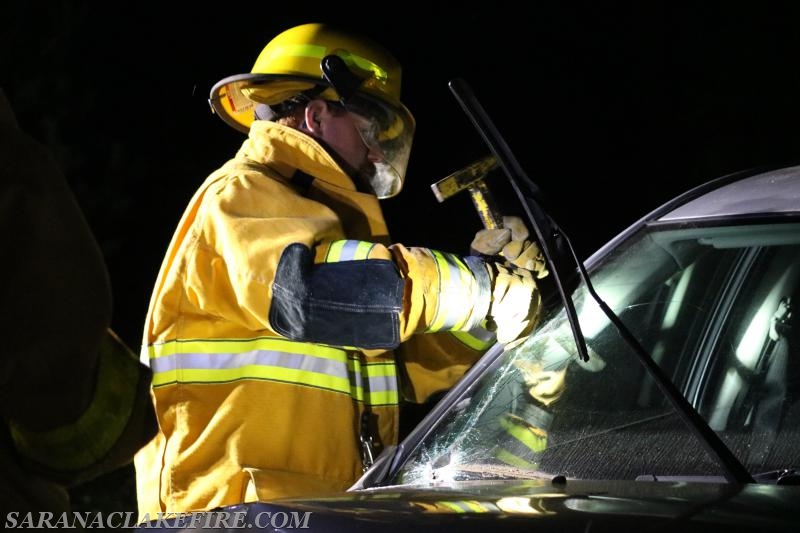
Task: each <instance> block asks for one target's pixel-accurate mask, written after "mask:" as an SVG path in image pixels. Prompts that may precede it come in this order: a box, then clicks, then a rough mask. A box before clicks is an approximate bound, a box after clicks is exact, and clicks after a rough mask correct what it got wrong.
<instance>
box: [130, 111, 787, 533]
mask: <svg viewBox="0 0 800 533" xmlns="http://www.w3.org/2000/svg"><path fill="white" fill-rule="evenodd" d="M479 110H480V108H479ZM478 125H479V126H480V124H478ZM487 130H488V133H487V134H486V138H487V142H488V143H489V146H490V147H491V148H493V152H494V153H495V155H497V156H498V157H507V156H508V154H507V153H506V152H504V150H507V147H505V146H504V145H503V143H502V142H500V143H499V144H498V143H497V142H496V141H497V139H498V137H497V134H496V132H492V131H491V124H489V127H488V128H486V127H484V128H483V129H481V130H480V131H482V132H484V133H486V132H487ZM498 147H499V148H498ZM495 149H498V150H500V152H502V153H500V152H497V151H495ZM513 162H514V161H512V163H513ZM504 167H506V168H508V167H514V165H513V164H511V165H504ZM510 177H511V178H512V179H514V177H513V176H510ZM522 184H523V185H525V182H524V180H523V182H522ZM531 191H532V192H535V189H531V188H529V189H528V190H527V192H526V191H523V192H522V193H521V199H522V200H523V203H524V204H525V205H526V206H527V208H528V209H527V212H528V214H529V215H530V217H531V220H530V222H531V223H532V224H534V225H538V226H537V235H539V236H540V238H541V239H542V240H545V241H546V240H547V239H548V238H550V237H552V236H553V235H558V228H557V226H555V225H554V224H553V225H551V227H547V228H544V229H543V228H542V226H541V224H542V223H544V225H545V226H546V225H547V224H548V223H551V222H553V221H551V220H548V219H547V217H546V214H545V216H542V215H543V213H541V212H539V211H537V210H538V204H537V203H536V201H535V194H532V193H531ZM529 193H531V194H529ZM558 237H559V238H561V239H562V240H561V241H552V242H550V243H549V244H548V242H545V243H543V247H544V249H545V253H546V255H547V256H548V258H549V260H550V261H551V267H552V268H553V269H554V272H552V273H551V274H552V276H553V280H554V282H555V283H554V285H555V294H557V295H560V296H561V298H555V299H551V300H550V301H549V303H548V306H547V307H546V310H545V311H544V312H543V315H542V317H541V319H540V321H539V323H538V325H537V327H536V329H535V330H534V331H533V333H532V334H531V335H530V336H529V337H528V338H527V339H526V340H524V342H521V343H519V344H517V345H515V346H513V347H510V348H504V347H503V346H500V345H496V346H494V347H493V348H491V349H490V350H489V351H488V352H487V353H486V354H485V355H484V356H483V357H482V358H481V359H480V360H479V361H478V362H477V363H476V364H475V365H474V366H473V367H472V368H471V369H470V370H469V371H468V372H467V373H466V374H465V376H464V377H463V378H462V379H461V380H460V381H459V382H458V384H457V385H456V386H455V387H453V388H452V389H451V390H450V391H448V392H447V393H446V394H445V395H444V396H443V397H442V398H441V399H440V400H439V401H438V402H437V403H436V405H435V406H434V407H433V408H432V409H431V411H430V412H429V413H428V414H427V415H426V416H425V417H424V418H423V419H422V420H421V421H420V423H419V424H418V425H417V426H416V427H415V428H414V429H413V430H412V431H411V432H410V433H409V434H408V435H407V436H406V437H405V438H404V439H403V440H402V441H401V442H400V443H399V444H398V445H397V446H393V447H390V448H387V449H385V450H384V451H383V453H382V454H381V455H380V456H379V457H378V458H377V460H376V462H375V464H374V465H373V466H372V467H371V468H370V469H369V470H368V471H367V472H366V473H365V474H364V475H363V477H362V478H361V479H360V480H358V482H357V483H356V484H355V485H354V486H353V487H351V488H350V489H349V490H347V491H345V492H343V493H341V494H334V495H320V496H319V497H304V498H292V499H283V500H277V501H274V502H254V503H246V504H241V505H236V506H231V507H226V508H223V509H218V510H216V512H217V515H216V517H217V519H218V518H219V517H220V516H223V517H224V518H226V519H227V518H230V517H231V516H235V517H237V522H236V523H235V524H233V523H231V522H229V521H226V522H224V523H223V524H221V525H220V524H219V523H217V524H216V526H217V527H208V529H217V530H225V529H231V530H232V529H239V528H242V527H246V528H258V529H260V530H265V531H266V530H269V531H272V530H276V531H277V530H283V529H287V528H288V529H291V528H304V529H309V530H312V531H326V532H327V531H381V532H382V533H390V532H394V531H409V530H412V529H416V530H419V531H431V530H436V531H439V532H451V531H457V532H459V533H466V532H469V531H482V532H483V531H545V532H563V531H615V532H621V531H626V530H627V531H639V530H659V531H661V530H669V531H672V530H681V531H704V532H711V531H726V532H728V531H798V530H800V518H798V514H797V513H798V511H800V487H798V486H797V485H798V484H800V470H798V465H800V444H799V443H800V321H799V320H798V317H797V312H796V308H797V305H798V304H797V302H798V301H800V166H793V167H784V168H777V169H771V170H765V169H761V170H751V171H743V172H739V173H735V174H731V175H727V176H724V177H721V178H717V179H714V180H711V181H709V182H707V183H705V184H702V185H700V186H697V187H695V188H692V189H691V190H688V191H687V192H685V193H683V194H681V195H679V196H677V197H676V198H674V199H672V200H671V201H669V202H667V203H665V204H664V205H662V206H660V207H658V208H657V209H655V210H653V211H652V212H650V213H648V214H647V215H645V216H643V217H642V218H640V219H639V220H638V221H636V222H635V223H633V224H632V225H630V226H629V227H628V228H627V229H626V230H624V231H623V232H621V233H620V234H619V235H618V236H616V237H615V238H613V239H612V240H610V241H609V242H608V243H607V244H605V245H604V246H602V247H601V248H600V249H599V250H598V251H597V252H595V253H594V254H593V255H591V256H590V257H589V258H588V259H587V260H586V261H585V262H583V263H580V262H578V261H577V260H576V261H574V263H573V265H574V266H573V267H572V268H570V266H569V263H570V254H569V250H570V246H569V241H568V240H564V239H565V236H563V235H558ZM551 245H552V246H551ZM565 264H566V265H567V267H566V268H564V265H565ZM219 513H223V515H220V514H219ZM226 513H227V514H226ZM211 516H214V513H211V512H210V513H198V514H195V515H187V516H180V517H173V518H172V519H169V520H165V521H163V523H161V524H159V526H160V528H161V529H162V530H169V529H174V530H177V529H180V528H181V527H186V525H187V523H188V522H187V521H189V520H195V522H194V524H195V526H196V525H197V524H198V523H201V524H202V523H205V525H206V526H208V519H209V517H211ZM202 520H205V522H202ZM198 521H199V522H198ZM152 527H153V524H152V523H145V524H142V525H141V526H140V528H143V529H144V528H147V529H150V528H152Z"/></svg>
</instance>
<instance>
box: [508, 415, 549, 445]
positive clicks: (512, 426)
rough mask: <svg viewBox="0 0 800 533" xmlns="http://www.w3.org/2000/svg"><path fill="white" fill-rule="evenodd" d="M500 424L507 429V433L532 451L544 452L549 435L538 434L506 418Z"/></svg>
mask: <svg viewBox="0 0 800 533" xmlns="http://www.w3.org/2000/svg"><path fill="white" fill-rule="evenodd" d="M500 426H501V427H502V428H503V429H505V430H506V433H508V434H509V435H511V436H512V437H514V438H515V439H516V440H517V441H519V442H521V443H522V444H523V445H525V447H526V448H528V449H529V450H531V451H532V452H542V451H544V449H545V448H546V447H547V437H542V436H539V435H536V434H535V433H533V432H532V431H531V430H530V429H528V428H526V427H524V426H520V425H519V424H516V423H514V422H512V421H509V420H507V419H505V418H502V419H500Z"/></svg>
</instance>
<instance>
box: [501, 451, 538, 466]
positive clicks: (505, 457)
mask: <svg viewBox="0 0 800 533" xmlns="http://www.w3.org/2000/svg"><path fill="white" fill-rule="evenodd" d="M495 457H496V458H497V459H498V460H500V461H503V462H504V463H506V464H507V465H511V466H516V467H517V468H526V469H533V468H537V467H538V466H539V463H536V462H531V461H526V460H525V459H522V458H520V457H517V456H516V455H513V454H511V453H509V452H507V451H506V450H502V449H501V450H498V452H497V453H496V454H495Z"/></svg>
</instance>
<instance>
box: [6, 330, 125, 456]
mask: <svg viewBox="0 0 800 533" xmlns="http://www.w3.org/2000/svg"><path fill="white" fill-rule="evenodd" d="M138 381H139V362H138V361H137V359H136V355H135V354H134V353H132V352H131V351H130V350H129V349H128V347H127V346H125V345H124V343H123V342H122V341H121V340H120V339H119V337H117V336H116V334H114V332H113V331H111V330H107V331H106V335H105V336H104V337H103V339H102V341H101V343H100V347H99V359H98V371H97V381H96V386H95V391H94V395H93V397H92V400H91V403H90V404H89V406H88V407H87V408H86V410H85V411H84V412H83V414H81V416H80V417H79V418H78V420H76V421H75V422H73V423H72V424H68V425H64V426H60V427H57V428H54V429H51V430H47V431H31V430H29V429H27V428H24V427H22V426H19V425H18V424H16V423H15V422H14V421H13V420H12V421H9V424H8V425H9V430H10V432H11V437H12V439H13V441H14V445H15V446H16V448H17V449H18V450H19V451H20V452H21V453H22V454H23V455H25V456H26V457H28V458H29V459H32V460H34V461H36V462H38V463H40V464H43V465H45V466H47V467H50V468H53V469H56V470H62V471H67V470H72V471H75V470H81V469H85V468H88V467H90V466H92V465H94V464H95V463H97V462H98V461H100V460H101V459H103V458H104V457H105V456H106V455H108V452H109V450H110V449H111V448H112V446H113V445H114V444H115V443H116V442H117V439H119V437H120V435H121V434H122V432H123V430H124V429H125V426H126V425H127V423H128V419H129V418H130V415H131V412H132V410H133V404H134V400H135V395H136V383H138Z"/></svg>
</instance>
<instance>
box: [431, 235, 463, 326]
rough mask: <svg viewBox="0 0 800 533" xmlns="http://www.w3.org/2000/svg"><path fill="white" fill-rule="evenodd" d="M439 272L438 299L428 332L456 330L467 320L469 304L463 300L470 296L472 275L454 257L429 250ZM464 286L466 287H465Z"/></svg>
mask: <svg viewBox="0 0 800 533" xmlns="http://www.w3.org/2000/svg"><path fill="white" fill-rule="evenodd" d="M431 254H432V256H433V258H434V261H435V263H436V268H437V270H438V272H439V280H440V285H439V298H438V304H437V307H436V313H435V314H434V319H433V320H432V321H431V326H430V327H429V328H428V330H429V331H443V330H456V329H459V328H460V327H462V326H463V325H464V323H465V322H466V321H467V319H468V318H469V311H470V310H471V306H470V305H469V304H470V302H467V301H465V300H464V295H465V294H470V290H469V285H471V284H472V283H473V279H472V273H471V272H470V271H469V269H468V268H467V266H466V265H465V264H464V263H463V262H462V261H461V260H460V259H459V258H458V257H457V256H455V255H453V254H446V253H442V252H440V251H438V250H431ZM465 286H466V287H465Z"/></svg>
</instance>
